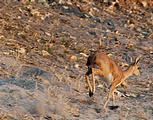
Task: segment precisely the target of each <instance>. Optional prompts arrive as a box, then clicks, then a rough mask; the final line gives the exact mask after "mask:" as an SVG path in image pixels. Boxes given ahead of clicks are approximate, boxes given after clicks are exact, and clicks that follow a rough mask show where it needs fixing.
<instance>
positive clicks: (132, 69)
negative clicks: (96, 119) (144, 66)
mask: <svg viewBox="0 0 153 120" xmlns="http://www.w3.org/2000/svg"><path fill="white" fill-rule="evenodd" d="M140 57H141V56H138V57H137V58H136V60H135V61H134V62H133V63H131V65H129V67H128V68H127V70H125V71H123V70H122V69H121V68H120V67H119V66H118V65H117V64H116V63H115V62H114V61H113V60H112V59H111V58H110V57H109V56H108V55H106V54H104V53H98V52H96V53H91V54H90V55H89V57H88V59H87V63H86V65H87V67H88V71H87V72H86V74H85V78H86V81H87V83H88V87H89V96H90V97H91V96H93V94H94V93H95V79H94V75H95V74H98V75H100V76H103V77H104V78H106V79H108V80H109V81H111V86H110V88H109V94H108V97H107V100H106V102H105V104H104V108H106V106H107V104H108V102H109V100H110V98H111V97H112V96H113V106H114V104H115V97H114V91H115V88H116V87H117V86H119V85H120V84H121V83H123V81H124V80H125V79H126V78H128V77H129V76H131V75H136V76H138V75H140V72H139V69H138V68H139V66H138V62H139V60H140ZM90 74H92V82H93V88H92V86H91V84H90V81H89V75H90Z"/></svg>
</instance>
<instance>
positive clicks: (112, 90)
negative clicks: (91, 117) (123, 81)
mask: <svg viewBox="0 0 153 120" xmlns="http://www.w3.org/2000/svg"><path fill="white" fill-rule="evenodd" d="M114 89H115V86H114V85H112V86H111V87H110V89H109V95H108V97H107V100H106V102H105V104H104V108H106V106H107V104H108V102H109V100H110V98H111V96H112V95H113V94H114ZM113 97H114V96H113ZM113 99H114V98H113Z"/></svg>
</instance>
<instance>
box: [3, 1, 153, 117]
mask: <svg viewBox="0 0 153 120" xmlns="http://www.w3.org/2000/svg"><path fill="white" fill-rule="evenodd" d="M31 1H33V0H31ZM90 50H94V51H101V52H105V53H106V54H109V55H110V56H111V58H112V59H113V60H114V61H116V62H117V63H118V64H119V65H120V66H121V67H122V69H124V70H125V69H126V67H124V65H125V63H129V57H133V58H136V57H137V56H138V55H142V59H141V61H140V72H141V76H139V77H136V76H131V77H129V78H128V79H127V80H126V81H127V87H128V88H127V89H124V88H122V87H119V88H118V90H119V91H120V92H121V93H122V94H123V95H122V96H120V95H116V102H115V103H116V105H119V108H118V109H116V110H110V109H109V107H108V108H107V111H104V109H103V105H104V102H105V100H106V97H107V92H106V88H105V87H104V86H103V84H104V82H103V79H102V77H99V76H96V80H97V81H96V86H99V87H96V94H95V95H94V96H93V97H91V98H90V97H89V96H88V87H87V84H86V81H85V78H84V74H85V73H86V71H87V67H86V60H87V57H88V55H89V54H90ZM152 57H153V8H152V2H151V1H149V2H148V3H147V5H146V4H144V3H142V2H141V1H136V2H135V4H131V2H130V1H129V3H124V2H123V1H119V2H113V1H111V0H108V1H104V2H100V1H87V0H84V1H77V0H74V1H63V0H61V1H58V0H57V1H49V0H48V1H45V0H38V1H37V2H34V1H33V2H28V0H20V1H18V0H13V1H11V0H7V1H0V119H2V120H15V119H16V120H56V119H57V120H141V119H142V120H151V119H153V75H152V73H153V59H152ZM110 105H112V101H110V102H109V104H108V106H110Z"/></svg>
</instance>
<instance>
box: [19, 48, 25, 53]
mask: <svg viewBox="0 0 153 120" xmlns="http://www.w3.org/2000/svg"><path fill="white" fill-rule="evenodd" d="M18 52H19V53H21V54H25V53H26V50H25V49H24V48H20V49H19V50H18Z"/></svg>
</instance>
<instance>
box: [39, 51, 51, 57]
mask: <svg viewBox="0 0 153 120" xmlns="http://www.w3.org/2000/svg"><path fill="white" fill-rule="evenodd" d="M41 52H42V55H43V56H49V55H50V54H49V53H48V52H47V51H46V50H42V51H41Z"/></svg>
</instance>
